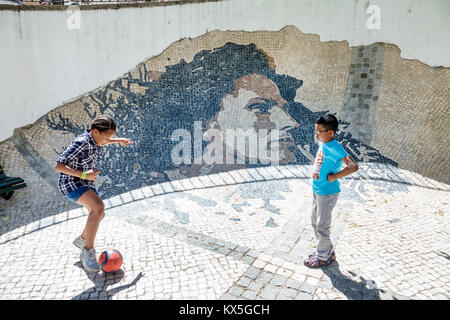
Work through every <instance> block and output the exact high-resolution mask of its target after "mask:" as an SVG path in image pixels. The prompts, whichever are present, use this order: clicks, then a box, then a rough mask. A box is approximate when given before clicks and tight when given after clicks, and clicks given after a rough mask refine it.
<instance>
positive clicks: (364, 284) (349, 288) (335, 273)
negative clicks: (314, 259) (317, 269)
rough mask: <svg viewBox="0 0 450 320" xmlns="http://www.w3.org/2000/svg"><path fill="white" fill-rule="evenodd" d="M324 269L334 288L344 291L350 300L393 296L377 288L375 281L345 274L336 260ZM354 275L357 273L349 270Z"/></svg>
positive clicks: (382, 298)
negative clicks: (356, 279) (357, 278)
mask: <svg viewBox="0 0 450 320" xmlns="http://www.w3.org/2000/svg"><path fill="white" fill-rule="evenodd" d="M322 271H323V272H324V273H325V274H326V275H327V276H328V277H329V278H330V280H331V284H332V285H333V287H334V288H336V289H337V290H339V291H340V292H342V293H343V294H344V295H345V296H346V297H347V298H348V299H349V300H384V299H389V300H391V299H390V298H389V297H391V298H392V299H394V297H393V296H392V295H389V294H388V293H386V292H385V291H384V290H382V289H377V286H376V284H375V281H373V280H366V279H364V278H363V277H361V276H360V277H359V278H360V279H361V281H355V280H353V279H351V278H349V277H347V276H346V275H344V274H343V273H342V272H341V270H340V269H339V263H338V262H337V261H334V262H333V263H332V264H331V265H329V266H327V267H325V268H322ZM349 272H350V273H351V274H352V275H355V276H356V274H354V273H352V272H351V271H349Z"/></svg>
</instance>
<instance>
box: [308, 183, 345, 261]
mask: <svg viewBox="0 0 450 320" xmlns="http://www.w3.org/2000/svg"><path fill="white" fill-rule="evenodd" d="M313 196H314V199H313V207H312V215H311V223H312V226H313V230H314V233H315V234H316V238H317V240H318V243H317V256H318V258H319V259H320V260H328V258H330V256H331V252H333V244H332V243H331V239H330V231H331V211H332V210H333V208H334V206H335V205H336V202H337V199H338V198H339V193H333V194H329V195H320V194H316V193H314V192H313Z"/></svg>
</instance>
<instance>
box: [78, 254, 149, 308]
mask: <svg viewBox="0 0 450 320" xmlns="http://www.w3.org/2000/svg"><path fill="white" fill-rule="evenodd" d="M75 265H76V266H77V267H79V268H81V269H83V270H84V268H83V266H82V265H81V262H79V261H78V262H77V263H75ZM85 272H86V271H85ZM86 275H87V276H88V278H89V280H91V281H92V282H93V283H94V287H93V288H89V289H87V290H85V291H83V292H82V293H80V294H79V295H77V296H75V297H73V298H72V300H111V299H112V296H113V295H114V294H116V293H117V292H119V291H122V290H125V289H128V288H130V287H132V286H134V285H135V284H136V283H137V282H138V281H139V279H141V278H142V277H143V276H144V275H143V273H142V272H139V274H138V275H137V277H136V278H135V279H134V280H133V281H132V282H130V283H129V284H126V285H123V286H120V287H117V288H113V289H110V290H107V287H108V286H110V285H114V284H116V283H118V282H120V281H121V280H122V279H123V277H124V275H125V274H124V272H123V270H122V269H119V270H117V271H115V272H110V273H103V272H102V273H99V272H86Z"/></svg>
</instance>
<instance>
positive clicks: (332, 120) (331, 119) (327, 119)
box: [316, 113, 339, 133]
mask: <svg viewBox="0 0 450 320" xmlns="http://www.w3.org/2000/svg"><path fill="white" fill-rule="evenodd" d="M316 124H320V125H322V126H323V127H324V128H325V129H327V130H333V131H334V132H335V133H336V132H337V130H338V125H339V124H338V120H337V118H336V117H335V116H334V115H332V114H329V113H327V114H326V115H324V116H321V117H320V118H319V119H317V120H316Z"/></svg>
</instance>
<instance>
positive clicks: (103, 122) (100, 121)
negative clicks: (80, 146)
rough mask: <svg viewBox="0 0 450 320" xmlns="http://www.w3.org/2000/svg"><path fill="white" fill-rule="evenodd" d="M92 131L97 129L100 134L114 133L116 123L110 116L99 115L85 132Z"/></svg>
mask: <svg viewBox="0 0 450 320" xmlns="http://www.w3.org/2000/svg"><path fill="white" fill-rule="evenodd" d="M92 129H97V130H98V131H100V132H105V131H108V130H114V131H116V123H115V122H114V119H113V118H111V117H110V116H105V115H100V116H97V117H96V118H95V119H94V121H92V123H91V125H90V126H89V128H88V129H87V131H88V132H90V131H91V130H92Z"/></svg>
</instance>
